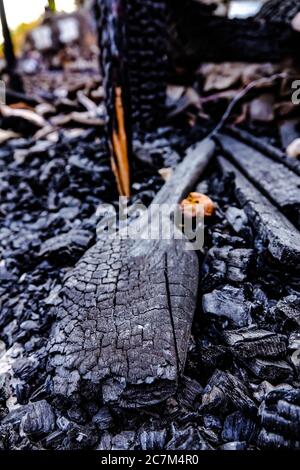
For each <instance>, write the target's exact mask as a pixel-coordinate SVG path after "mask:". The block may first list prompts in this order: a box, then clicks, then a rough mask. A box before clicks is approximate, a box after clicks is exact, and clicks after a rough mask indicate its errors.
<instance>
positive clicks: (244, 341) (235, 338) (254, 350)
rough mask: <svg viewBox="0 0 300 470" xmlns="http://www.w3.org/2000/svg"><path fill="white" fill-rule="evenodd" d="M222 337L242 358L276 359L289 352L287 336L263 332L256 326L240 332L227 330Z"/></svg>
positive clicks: (234, 352)
mask: <svg viewBox="0 0 300 470" xmlns="http://www.w3.org/2000/svg"><path fill="white" fill-rule="evenodd" d="M222 336H223V339H224V341H225V344H226V345H227V346H229V347H230V350H231V351H232V352H233V354H235V355H236V356H237V357H241V358H252V357H257V356H266V357H276V356H280V355H282V354H285V353H286V350H287V340H286V338H285V336H283V335H280V334H275V333H273V332H272V331H266V330H261V329H259V328H258V327H256V326H251V327H249V328H242V329H240V330H232V331H229V330H227V331H224V332H223V334H222Z"/></svg>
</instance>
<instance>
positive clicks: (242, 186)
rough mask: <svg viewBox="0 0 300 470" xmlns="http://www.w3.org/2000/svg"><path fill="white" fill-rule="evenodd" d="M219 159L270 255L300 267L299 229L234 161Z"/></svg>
mask: <svg viewBox="0 0 300 470" xmlns="http://www.w3.org/2000/svg"><path fill="white" fill-rule="evenodd" d="M218 161H219V164H220V166H221V169H222V171H223V173H224V174H229V175H230V174H231V175H233V177H234V184H235V194H236V197H237V199H238V201H239V203H240V204H241V206H242V207H243V209H244V210H245V212H246V214H247V216H248V218H249V220H250V221H251V223H252V224H253V226H254V228H255V229H256V230H257V231H258V233H259V235H260V236H261V238H262V240H264V241H265V243H266V244H267V249H268V251H269V252H270V253H271V255H272V256H273V257H274V258H275V259H276V260H278V261H279V262H280V263H282V264H284V265H288V266H291V267H295V268H299V263H300V233H299V231H298V230H297V229H296V228H295V227H294V225H293V224H292V223H291V222H290V221H289V220H288V219H287V218H286V217H285V216H284V215H283V214H282V213H281V212H280V211H279V210H278V209H277V208H276V207H275V206H273V204H272V203H271V202H270V201H269V200H268V199H267V198H266V197H265V196H263V195H262V194H261V193H260V192H259V191H258V190H257V189H256V188H255V186H253V184H252V183H250V181H249V180H248V179H247V178H246V177H245V176H243V175H242V173H241V172H240V171H239V170H238V169H237V168H236V167H235V166H234V165H233V164H232V163H230V162H229V161H227V160H226V159H225V158H223V157H219V158H218Z"/></svg>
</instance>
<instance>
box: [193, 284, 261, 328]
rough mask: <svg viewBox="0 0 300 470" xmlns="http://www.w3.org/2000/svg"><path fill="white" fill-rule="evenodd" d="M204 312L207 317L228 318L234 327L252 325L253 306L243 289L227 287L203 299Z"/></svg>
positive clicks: (216, 290)
mask: <svg viewBox="0 0 300 470" xmlns="http://www.w3.org/2000/svg"><path fill="white" fill-rule="evenodd" d="M202 307H203V311H204V313H205V314H207V315H214V316H215V317H224V318H227V319H228V320H229V321H230V323H231V324H232V325H233V326H237V327H243V326H246V325H249V324H250V323H251V311H252V308H253V305H252V303H251V302H250V301H248V300H247V299H246V297H245V294H244V291H243V289H239V288H237V287H232V286H230V285H226V286H224V287H223V288H221V289H215V290H214V291H213V292H211V293H210V294H205V295H204V296H203V298H202Z"/></svg>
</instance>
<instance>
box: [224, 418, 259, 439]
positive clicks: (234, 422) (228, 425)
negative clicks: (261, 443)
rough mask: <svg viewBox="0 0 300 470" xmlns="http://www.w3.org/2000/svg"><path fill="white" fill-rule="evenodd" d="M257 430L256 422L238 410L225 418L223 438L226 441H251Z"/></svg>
mask: <svg viewBox="0 0 300 470" xmlns="http://www.w3.org/2000/svg"><path fill="white" fill-rule="evenodd" d="M256 431H257V425H256V423H255V422H254V421H253V420H251V419H250V418H249V417H248V416H245V415H244V413H242V412H241V411H236V412H235V413H233V414H231V415H229V416H227V417H226V418H225V421H224V426H223V431H222V439H223V440H224V441H226V442H227V441H228V442H231V441H246V442H251V441H253V439H254V437H255V435H256Z"/></svg>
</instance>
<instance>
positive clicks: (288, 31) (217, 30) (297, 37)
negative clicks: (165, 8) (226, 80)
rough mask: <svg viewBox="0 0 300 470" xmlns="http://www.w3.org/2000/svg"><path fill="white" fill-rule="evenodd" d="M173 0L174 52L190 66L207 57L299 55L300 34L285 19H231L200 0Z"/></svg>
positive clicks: (248, 58) (254, 59)
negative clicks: (278, 20)
mask: <svg viewBox="0 0 300 470" xmlns="http://www.w3.org/2000/svg"><path fill="white" fill-rule="evenodd" d="M171 3H172V5H173V25H174V27H173V28H172V31H175V34H174V35H173V37H174V38H176V47H174V48H173V55H174V57H175V59H176V61H179V63H180V62H183V63H188V64H189V65H190V66H198V65H199V63H201V62H203V61H214V62H219V61H220V62H224V61H245V62H265V61H268V62H275V63H276V62H279V61H280V60H281V59H282V58H284V57H286V56H289V55H292V56H294V57H297V56H298V50H299V44H300V34H299V33H297V32H295V31H293V29H292V27H291V25H290V24H287V23H286V22H285V21H281V22H272V21H266V20H261V19H257V18H248V19H228V18H224V17H218V16H214V15H212V14H208V13H207V12H206V11H205V10H204V9H203V7H202V5H201V3H200V4H199V3H198V2H193V1H188V0H185V1H183V2H179V1H175V2H171ZM179 46H180V48H179ZM178 50H181V53H179V52H178Z"/></svg>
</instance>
